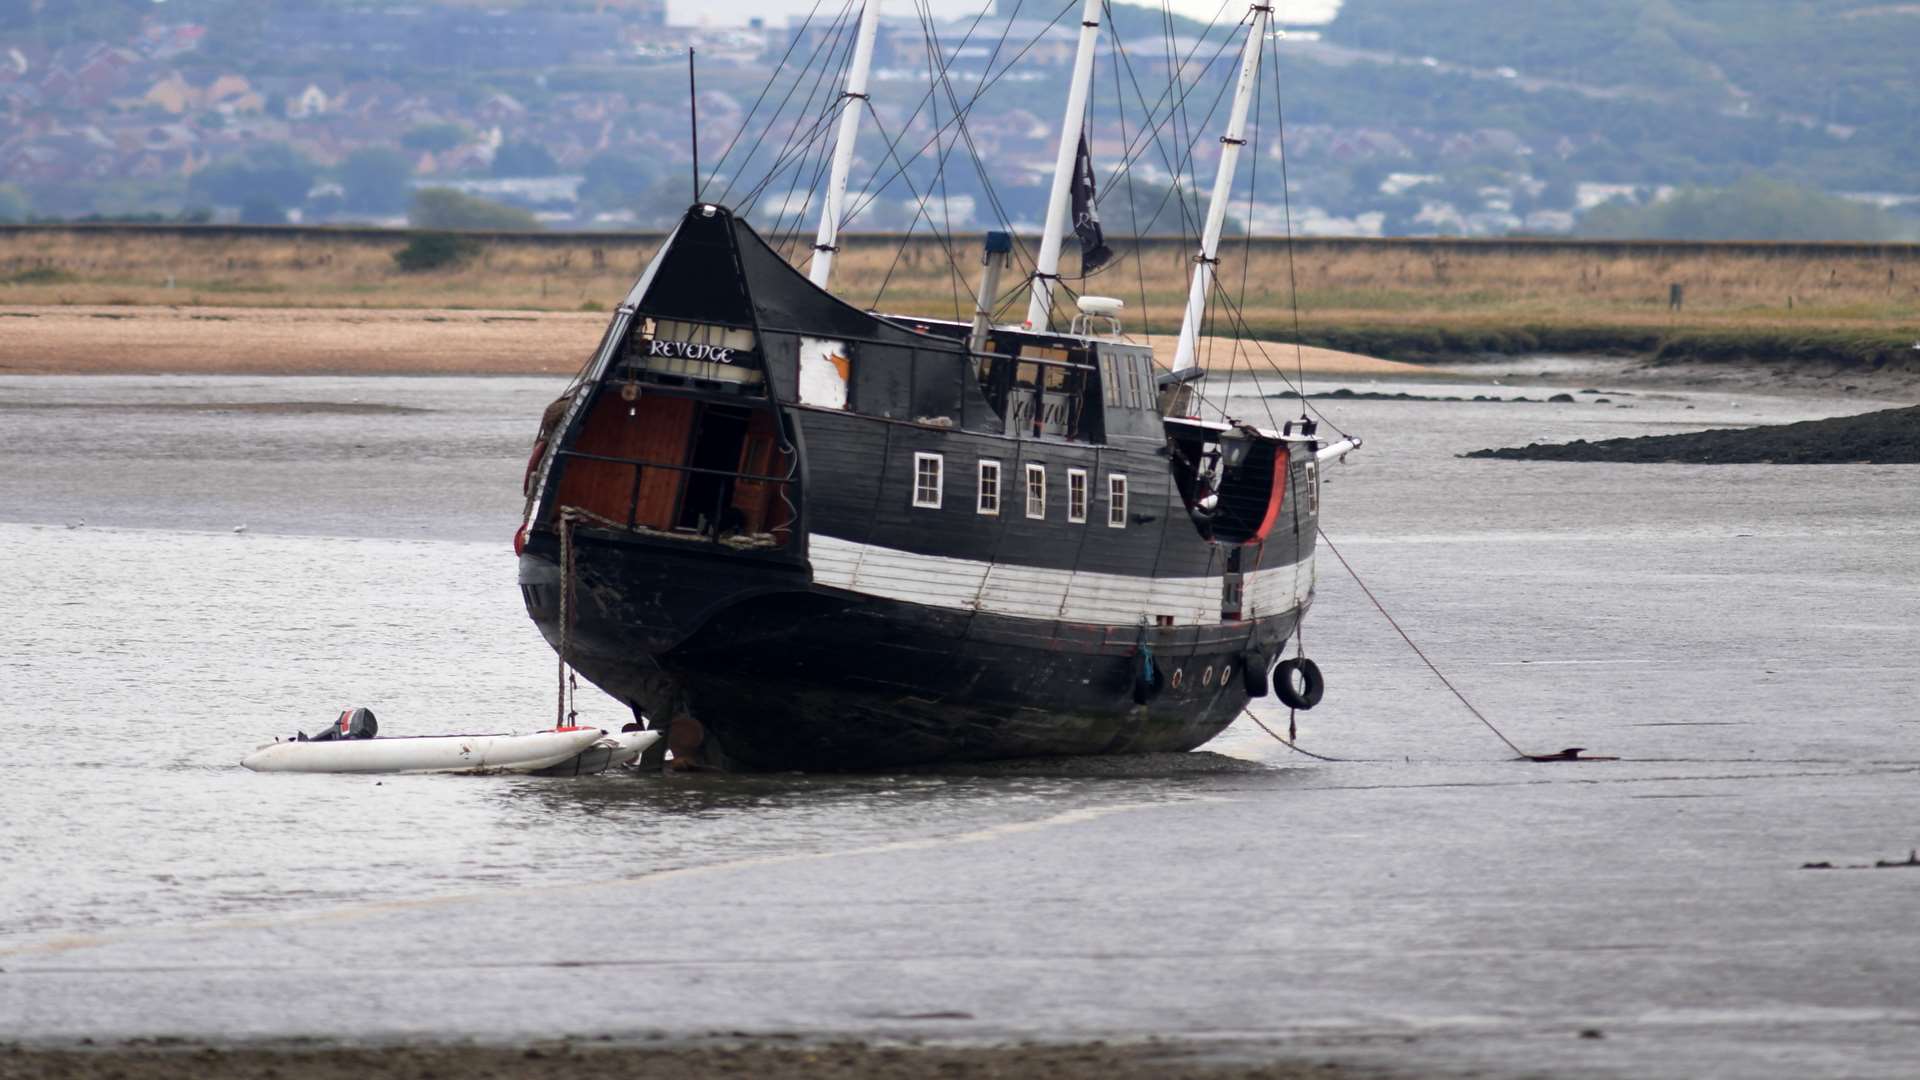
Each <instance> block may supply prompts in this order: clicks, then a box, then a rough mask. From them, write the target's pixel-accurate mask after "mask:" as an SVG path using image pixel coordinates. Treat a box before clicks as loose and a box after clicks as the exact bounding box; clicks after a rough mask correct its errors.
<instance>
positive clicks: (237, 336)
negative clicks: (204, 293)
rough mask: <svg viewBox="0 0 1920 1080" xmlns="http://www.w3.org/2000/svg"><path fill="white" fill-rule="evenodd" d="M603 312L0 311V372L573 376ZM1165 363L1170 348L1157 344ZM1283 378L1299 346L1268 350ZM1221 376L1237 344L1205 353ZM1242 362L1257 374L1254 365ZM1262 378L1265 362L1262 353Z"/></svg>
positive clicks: (1337, 361)
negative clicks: (1222, 369) (1219, 370)
mask: <svg viewBox="0 0 1920 1080" xmlns="http://www.w3.org/2000/svg"><path fill="white" fill-rule="evenodd" d="M606 325H607V316H606V315H605V314H603V313H599V312H529V311H467V310H445V309H359V308H210V307H137V306H126V307H77V306H75V307H66V306H48V307H31V306H14V307H5V308H0V373H5V374H31V375H45V374H73V375H106V374H234V375H418V374H428V375H564V374H570V373H572V372H573V371H575V370H577V369H578V368H579V366H580V364H581V362H582V361H583V360H585V358H586V356H587V354H588V353H589V352H591V351H592V349H593V347H594V345H595V344H596V343H597V342H598V341H599V340H600V335H601V333H602V332H603V331H604V330H605V329H606ZM1153 344H1154V346H1155V348H1156V350H1158V351H1159V352H1160V354H1161V355H1162V357H1171V356H1172V355H1173V340H1172V339H1171V338H1161V337H1155V338H1154V339H1153ZM1265 348H1266V351H1267V356H1268V357H1270V358H1271V359H1272V361H1273V362H1274V363H1275V364H1278V365H1279V366H1280V367H1281V368H1282V369H1283V370H1285V371H1288V372H1291V371H1293V370H1294V367H1295V356H1294V348H1293V346H1290V345H1287V346H1282V345H1274V344H1271V343H1269V344H1267V345H1266V346H1265ZM1209 357H1211V359H1212V360H1213V362H1214V365H1215V366H1216V367H1224V366H1225V365H1227V364H1228V363H1229V362H1230V360H1231V357H1232V348H1231V345H1230V344H1227V343H1218V344H1214V345H1213V346H1212V347H1210V348H1203V350H1202V358H1203V359H1207V358H1209ZM1244 357H1245V354H1244V353H1243V358H1242V359H1241V360H1240V361H1238V363H1239V370H1242V371H1244V370H1248V368H1247V363H1248V361H1247V360H1246V359H1245V358H1244ZM1300 361H1301V363H1302V364H1303V365H1304V368H1305V370H1306V371H1307V372H1309V373H1311V374H1317V375H1375V376H1384V375H1394V374H1404V375H1419V374H1421V372H1422V370H1423V369H1421V368H1420V367H1419V366H1417V365H1414V364H1401V363H1395V362H1393V361H1390V360H1380V359H1376V358H1374V357H1370V356H1359V355H1356V354H1354V353H1343V352H1335V351H1334V350H1331V349H1316V348H1310V347H1303V348H1302V349H1301V355H1300ZM1252 362H1253V364H1254V365H1255V366H1254V368H1253V370H1264V367H1265V364H1266V361H1265V360H1263V359H1261V358H1260V355H1259V353H1258V352H1255V353H1254V354H1253V361H1252Z"/></svg>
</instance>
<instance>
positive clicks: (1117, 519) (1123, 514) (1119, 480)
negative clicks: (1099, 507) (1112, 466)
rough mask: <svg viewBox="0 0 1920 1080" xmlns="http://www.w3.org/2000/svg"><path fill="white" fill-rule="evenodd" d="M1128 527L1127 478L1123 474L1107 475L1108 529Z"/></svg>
mask: <svg viewBox="0 0 1920 1080" xmlns="http://www.w3.org/2000/svg"><path fill="white" fill-rule="evenodd" d="M1126 527H1127V478H1126V476H1125V475H1123V474H1121V473H1108V474H1107V528H1109V529H1124V528H1126Z"/></svg>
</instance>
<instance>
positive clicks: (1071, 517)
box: [1067, 469, 1087, 522]
mask: <svg viewBox="0 0 1920 1080" xmlns="http://www.w3.org/2000/svg"><path fill="white" fill-rule="evenodd" d="M1067 520H1068V521H1074V522H1084V521H1086V520H1087V470H1085V469H1068V470H1067Z"/></svg>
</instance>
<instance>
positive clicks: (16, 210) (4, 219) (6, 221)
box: [0, 184, 33, 225]
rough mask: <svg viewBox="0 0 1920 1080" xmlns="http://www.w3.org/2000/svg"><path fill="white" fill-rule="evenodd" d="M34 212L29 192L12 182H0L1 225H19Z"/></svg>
mask: <svg viewBox="0 0 1920 1080" xmlns="http://www.w3.org/2000/svg"><path fill="white" fill-rule="evenodd" d="M32 212H33V203H32V202H30V201H28V199H27V193H26V192H24V191H21V190H20V189H19V188H18V187H15V186H14V185H12V184H0V225H17V224H19V223H20V222H23V221H25V220H27V215H28V214H30V213H32Z"/></svg>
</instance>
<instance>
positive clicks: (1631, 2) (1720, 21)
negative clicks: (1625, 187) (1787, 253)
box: [1327, 0, 1920, 191]
mask: <svg viewBox="0 0 1920 1080" xmlns="http://www.w3.org/2000/svg"><path fill="white" fill-rule="evenodd" d="M1327 37H1328V39H1329V40H1330V41H1335V42H1338V43H1340V44H1343V45H1348V46H1352V47H1355V48H1363V49H1376V50H1384V51H1389V52H1396V53H1403V54H1408V55H1414V54H1417V55H1420V56H1430V57H1433V58H1435V59H1437V60H1438V61H1441V62H1443V63H1447V64H1458V65H1464V66H1465V67H1467V68H1469V69H1473V70H1477V71H1483V72H1484V71H1495V72H1497V71H1498V69H1500V68H1508V69H1511V70H1512V71H1513V72H1514V73H1515V74H1516V76H1517V77H1515V78H1509V79H1505V80H1501V81H1504V82H1508V83H1510V84H1516V86H1515V87H1514V88H1515V89H1520V90H1527V89H1529V88H1530V86H1531V85H1538V86H1539V91H1540V92H1542V93H1544V94H1545V95H1546V100H1544V101H1542V102H1540V103H1538V105H1531V104H1529V105H1523V104H1518V103H1517V102H1515V101H1514V100H1511V99H1512V98H1513V95H1502V96H1487V97H1484V98H1483V99H1482V101H1481V104H1482V105H1483V106H1484V107H1485V108H1486V109H1487V111H1488V112H1489V114H1490V115H1491V116H1495V117H1501V118H1503V119H1505V120H1507V121H1509V122H1515V121H1517V122H1518V123H1519V124H1520V125H1521V128H1522V130H1523V133H1524V132H1525V131H1528V130H1538V129H1553V128H1558V129H1560V130H1561V131H1562V132H1563V133H1574V132H1578V131H1580V130H1582V129H1586V130H1590V131H1593V132H1595V133H1598V134H1601V135H1603V136H1604V137H1606V138H1607V139H1608V140H1610V141H1611V142H1612V143H1614V144H1615V145H1616V146H1617V147H1618V148H1619V149H1620V150H1621V151H1622V152H1623V153H1632V154H1635V155H1637V156H1638V157H1639V158H1640V159H1641V160H1640V164H1641V165H1642V166H1643V170H1642V172H1643V177H1644V178H1653V176H1654V175H1655V174H1663V175H1660V176H1659V178H1660V179H1662V180H1664V181H1666V182H1676V183H1679V182H1689V181H1709V180H1713V181H1729V180H1732V179H1736V178H1737V171H1738V170H1743V169H1753V168H1760V169H1765V170H1767V171H1768V173H1769V174H1770V175H1772V176H1773V177H1774V178H1775V179H1787V180H1803V181H1807V182H1811V183H1813V184H1815V185H1817V186H1821V187H1825V188H1828V189H1834V188H1839V189H1873V190H1891V191H1911V190H1913V187H1914V183H1915V181H1914V177H1915V174H1916V172H1915V171H1916V167H1920V79H1915V78H1914V75H1913V64H1914V57H1915V56H1916V55H1920V4H1910V3H1873V2H1871V0H1527V2H1526V3H1524V4H1511V3H1485V4H1463V3H1458V2H1455V0H1347V2H1346V4H1345V5H1344V7H1343V8H1342V9H1341V12H1340V16H1339V18H1338V19H1336V20H1335V22H1334V23H1333V24H1332V25H1331V26H1330V27H1328V30H1327ZM1534 80H1539V81H1540V83H1544V84H1547V85H1539V84H1537V83H1534ZM1405 103H1406V104H1408V105H1410V106H1413V107H1415V108H1416V109H1418V108H1419V101H1418V100H1417V99H1411V98H1410V99H1408V100H1407V101H1406V102H1405ZM1538 106H1545V107H1538ZM1607 106H1610V107H1607Z"/></svg>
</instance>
